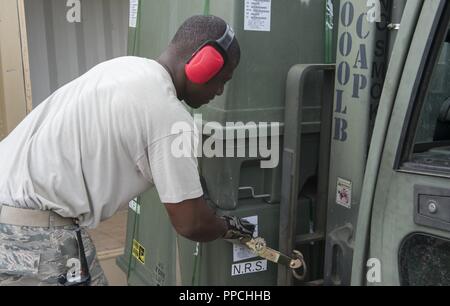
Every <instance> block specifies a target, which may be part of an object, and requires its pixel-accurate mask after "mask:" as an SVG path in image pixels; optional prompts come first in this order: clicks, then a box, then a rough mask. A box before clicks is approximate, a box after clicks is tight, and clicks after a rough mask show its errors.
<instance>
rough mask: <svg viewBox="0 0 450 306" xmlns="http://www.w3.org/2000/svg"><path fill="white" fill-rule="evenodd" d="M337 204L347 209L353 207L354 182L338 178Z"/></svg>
mask: <svg viewBox="0 0 450 306" xmlns="http://www.w3.org/2000/svg"><path fill="white" fill-rule="evenodd" d="M336 203H337V204H339V205H342V206H344V207H346V208H351V207H352V182H350V181H347V180H344V179H341V178H339V177H338V181H337V188H336Z"/></svg>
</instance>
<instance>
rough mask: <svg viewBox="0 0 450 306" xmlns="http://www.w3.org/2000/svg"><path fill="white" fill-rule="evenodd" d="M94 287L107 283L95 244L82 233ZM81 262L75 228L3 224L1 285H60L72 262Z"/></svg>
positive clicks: (0, 226) (0, 238) (0, 259)
mask: <svg viewBox="0 0 450 306" xmlns="http://www.w3.org/2000/svg"><path fill="white" fill-rule="evenodd" d="M81 234H82V239H83V245H84V250H85V253H86V259H87V263H88V266H89V272H90V274H91V283H90V285H91V286H106V285H108V282H107V280H106V277H105V275H104V272H103V269H102V268H101V266H100V263H99V261H98V258H97V254H96V251H95V247H94V244H93V242H92V240H91V238H90V237H89V235H88V234H87V233H86V231H85V230H81ZM74 259H75V260H79V248H78V243H77V238H76V232H75V226H74V225H70V226H65V227H54V228H41V227H24V226H14V225H6V224H0V286H61V285H60V284H59V282H58V277H59V276H60V275H67V273H68V271H69V269H70V267H71V263H73V260H74Z"/></svg>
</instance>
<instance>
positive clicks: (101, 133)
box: [0, 57, 203, 227]
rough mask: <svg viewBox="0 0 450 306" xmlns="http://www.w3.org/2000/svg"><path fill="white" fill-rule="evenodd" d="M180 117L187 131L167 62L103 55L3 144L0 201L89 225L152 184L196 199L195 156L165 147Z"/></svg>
mask: <svg viewBox="0 0 450 306" xmlns="http://www.w3.org/2000/svg"><path fill="white" fill-rule="evenodd" d="M179 122H185V123H187V125H188V126H191V127H192V130H191V131H185V132H182V133H181V132H180V133H181V134H183V136H189V135H186V134H190V133H193V129H194V122H193V119H192V117H191V115H190V114H189V113H188V112H187V110H186V109H185V108H184V106H183V105H182V103H181V102H180V101H179V100H178V99H177V96H176V91H175V87H174V85H173V82H172V79H171V77H170V75H169V73H168V72H167V71H166V70H165V69H164V67H162V66H161V65H160V64H158V63H157V62H155V61H152V60H148V59H144V58H138V57H121V58H117V59H113V60H111V61H108V62H105V63H102V64H100V65H98V66H96V67H94V68H93V69H91V70H90V71H88V72H87V73H86V74H84V75H83V76H81V77H79V78H78V79H76V80H74V81H72V82H70V83H69V84H67V85H65V86H64V87H62V88H61V89H59V90H58V91H56V92H55V93H54V94H52V95H51V96H50V97H49V98H48V99H47V100H45V101H44V102H43V103H41V104H40V105H39V106H38V107H37V108H36V109H35V110H34V111H33V112H32V113H31V114H30V115H29V116H28V117H27V118H25V120H24V121H23V122H22V123H21V124H20V125H19V126H18V127H17V128H16V129H15V130H14V131H13V132H12V133H11V134H10V135H9V136H8V137H7V138H6V139H4V140H3V141H2V142H0V202H1V203H4V204H7V205H11V206H15V207H21V208H31V209H41V210H53V211H55V212H57V213H58V214H60V215H62V216H64V217H78V218H80V221H81V225H83V226H88V227H95V226H96V225H97V224H98V223H99V222H100V221H101V220H104V219H106V218H109V217H111V216H112V215H113V214H114V213H115V212H116V210H117V209H118V207H119V206H120V205H121V204H125V203H128V202H129V201H130V200H132V199H133V198H135V197H136V196H137V195H139V194H141V193H142V192H144V191H145V190H147V189H148V188H149V187H150V186H151V184H155V185H156V188H157V190H158V193H159V196H160V198H161V201H162V202H163V203H179V202H181V201H184V200H187V199H193V198H197V197H200V196H201V195H202V194H203V191H202V188H201V184H200V180H199V175H198V170H197V160H196V159H195V157H182V158H177V157H175V156H174V155H173V154H172V152H171V147H172V144H173V141H174V139H175V138H177V137H180V133H177V132H174V131H173V126H174V124H176V123H179ZM184 126H186V124H184Z"/></svg>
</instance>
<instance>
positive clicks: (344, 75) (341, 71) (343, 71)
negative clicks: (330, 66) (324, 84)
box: [338, 62, 350, 85]
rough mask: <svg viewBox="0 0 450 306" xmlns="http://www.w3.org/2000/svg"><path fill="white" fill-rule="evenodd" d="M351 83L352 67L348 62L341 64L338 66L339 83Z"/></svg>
mask: <svg viewBox="0 0 450 306" xmlns="http://www.w3.org/2000/svg"><path fill="white" fill-rule="evenodd" d="M348 81H350V65H349V64H348V63H347V62H341V63H340V64H339V66H338V82H339V84H341V85H346V84H347V83H348Z"/></svg>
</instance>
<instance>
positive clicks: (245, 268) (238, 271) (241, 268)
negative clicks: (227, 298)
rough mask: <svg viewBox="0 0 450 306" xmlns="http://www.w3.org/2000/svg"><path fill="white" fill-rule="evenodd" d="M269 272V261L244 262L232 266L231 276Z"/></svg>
mask: <svg viewBox="0 0 450 306" xmlns="http://www.w3.org/2000/svg"><path fill="white" fill-rule="evenodd" d="M264 271H267V260H257V261H252V262H242V263H238V264H234V265H232V266H231V276H236V275H243V274H250V273H258V272H264Z"/></svg>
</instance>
